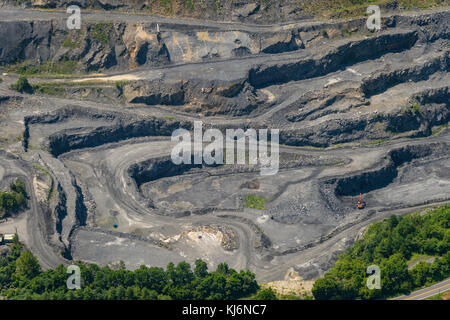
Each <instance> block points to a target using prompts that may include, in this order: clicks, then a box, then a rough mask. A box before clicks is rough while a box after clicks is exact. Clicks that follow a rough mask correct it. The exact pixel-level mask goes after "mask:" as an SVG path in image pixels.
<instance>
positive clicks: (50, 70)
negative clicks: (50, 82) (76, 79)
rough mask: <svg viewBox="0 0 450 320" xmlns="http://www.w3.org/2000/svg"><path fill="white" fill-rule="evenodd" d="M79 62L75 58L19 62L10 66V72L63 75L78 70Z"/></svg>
mask: <svg viewBox="0 0 450 320" xmlns="http://www.w3.org/2000/svg"><path fill="white" fill-rule="evenodd" d="M76 68H77V62H76V61H73V60H66V61H45V62H42V63H39V64H34V63H32V62H30V61H25V62H22V63H19V64H15V65H12V66H10V67H8V71H9V72H16V73H18V74H21V75H23V76H34V75H48V76H51V75H61V74H72V73H74V72H75V71H76Z"/></svg>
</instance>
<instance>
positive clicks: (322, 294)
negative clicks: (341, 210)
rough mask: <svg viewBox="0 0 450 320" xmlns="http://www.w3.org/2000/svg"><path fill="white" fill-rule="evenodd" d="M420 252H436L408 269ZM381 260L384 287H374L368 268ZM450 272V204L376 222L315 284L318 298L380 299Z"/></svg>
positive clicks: (427, 282)
mask: <svg viewBox="0 0 450 320" xmlns="http://www.w3.org/2000/svg"><path fill="white" fill-rule="evenodd" d="M414 254H416V255H428V256H432V257H436V259H435V260H434V262H433V263H426V262H425V261H421V262H419V263H418V264H417V265H415V266H414V267H413V268H412V269H411V270H408V264H407V262H408V260H410V259H411V258H412V257H413V256H414ZM370 265H378V266H379V267H380V271H381V289H374V290H369V289H368V288H367V287H366V281H367V278H368V276H369V275H367V274H366V269H367V267H368V266H370ZM449 276H450V205H444V206H443V207H441V208H438V209H434V210H432V211H430V212H428V213H427V214H425V215H420V214H418V213H415V214H412V215H408V216H403V217H397V216H395V215H393V216H391V217H390V218H389V219H386V220H385V221H383V222H377V223H375V224H373V225H371V226H370V227H369V229H368V231H367V233H366V234H365V235H364V237H363V238H362V239H360V240H358V241H356V242H355V244H354V245H353V246H352V247H351V248H349V249H348V250H347V251H346V252H345V253H343V254H342V255H341V256H340V257H339V259H338V261H337V262H336V265H335V266H334V267H333V268H331V270H330V271H329V272H328V273H327V274H325V276H324V277H323V278H320V279H318V280H317V281H316V282H315V283H314V287H313V289H312V292H313V295H314V297H315V298H316V299H377V298H388V297H391V296H395V295H398V294H402V293H408V292H410V291H412V290H414V289H416V288H420V287H422V286H427V285H430V284H432V283H434V282H437V281H440V280H443V279H445V278H447V277H449Z"/></svg>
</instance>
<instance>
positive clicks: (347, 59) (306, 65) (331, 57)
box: [249, 31, 418, 88]
mask: <svg viewBox="0 0 450 320" xmlns="http://www.w3.org/2000/svg"><path fill="white" fill-rule="evenodd" d="M417 39H418V35H417V32H416V31H403V32H399V33H387V34H382V35H380V36H376V37H373V38H367V39H363V40H359V41H354V42H348V43H345V44H343V45H340V46H338V47H336V48H335V49H333V50H331V51H330V52H328V53H326V54H324V55H322V56H319V57H317V58H306V59H301V60H299V61H296V62H291V63H282V64H275V65H259V66H257V67H253V68H252V69H251V70H250V72H249V83H250V84H251V85H253V86H254V87H257V88H262V87H266V86H268V85H272V84H280V83H286V82H289V81H293V80H303V79H308V78H313V77H318V76H322V75H325V74H327V73H330V72H333V71H336V70H339V69H342V68H345V66H347V65H350V64H354V63H356V62H359V61H362V60H366V59H375V58H378V57H380V56H381V55H383V54H385V53H388V52H395V51H400V50H406V49H409V48H411V47H412V46H413V45H414V43H415V42H416V41H417Z"/></svg>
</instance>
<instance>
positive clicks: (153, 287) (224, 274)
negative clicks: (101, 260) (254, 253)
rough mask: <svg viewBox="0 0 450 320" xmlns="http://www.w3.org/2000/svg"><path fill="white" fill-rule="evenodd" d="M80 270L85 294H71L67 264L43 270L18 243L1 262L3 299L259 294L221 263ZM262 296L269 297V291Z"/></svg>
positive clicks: (248, 278) (251, 278)
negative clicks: (211, 267)
mask: <svg viewBox="0 0 450 320" xmlns="http://www.w3.org/2000/svg"><path fill="white" fill-rule="evenodd" d="M78 266H79V267H80V270H81V280H82V283H81V289H79V290H69V289H68V288H67V284H66V282H67V279H68V277H69V274H67V269H66V268H65V267H64V266H63V265H60V266H58V267H57V268H55V269H49V270H46V271H42V269H41V267H40V265H39V262H38V259H37V258H36V257H34V256H33V254H32V253H31V252H30V251H29V250H26V248H25V247H24V245H23V244H21V243H20V242H19V241H18V239H16V241H14V244H13V245H12V246H11V248H10V252H9V253H8V254H7V255H5V256H3V257H0V287H1V291H0V292H1V293H0V295H1V296H3V297H5V298H6V299H21V300H22V299H33V300H39V299H45V300H49V299H50V300H53V299H54V300H96V299H99V300H164V299H168V300H169V299H176V300H185V299H192V300H228V299H241V298H244V297H250V296H252V295H253V296H254V295H255V294H256V293H257V292H258V290H259V286H258V283H257V282H256V280H255V275H254V274H253V273H251V272H250V271H240V272H237V271H236V270H234V269H232V268H230V267H229V266H228V265H227V264H225V263H221V264H219V265H218V267H217V269H216V271H214V272H209V271H208V266H207V264H206V262H204V261H202V260H200V259H198V260H197V261H195V266H194V268H193V269H192V268H191V266H190V265H189V264H188V263H187V262H180V263H178V264H177V265H175V264H173V263H169V264H168V265H167V268H166V269H163V268H160V267H147V266H144V265H142V266H141V267H140V268H138V269H136V270H134V271H130V270H127V269H125V266H124V264H123V263H122V264H121V266H119V267H118V268H111V267H108V266H106V267H99V266H98V265H96V264H82V263H80V264H78ZM262 294H263V297H267V291H263V292H262ZM272 298H273V297H272Z"/></svg>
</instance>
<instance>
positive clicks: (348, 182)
mask: <svg viewBox="0 0 450 320" xmlns="http://www.w3.org/2000/svg"><path fill="white" fill-rule="evenodd" d="M448 148H449V145H448V144H447V143H430V144H420V145H409V146H405V147H402V148H398V149H393V150H391V151H390V152H389V153H388V154H387V155H386V157H385V158H384V159H383V160H382V164H381V165H380V167H379V168H377V169H374V170H371V171H365V172H361V173H358V174H354V175H350V176H345V177H339V178H333V179H328V180H326V181H324V182H323V184H324V186H325V189H328V188H329V185H332V186H334V188H335V192H334V194H335V195H336V196H337V197H342V196H356V195H358V194H359V193H360V192H362V193H368V192H370V191H373V190H376V189H380V188H384V187H386V186H387V185H389V184H390V183H392V182H393V180H394V179H395V178H396V177H397V175H398V168H399V167H400V166H401V165H403V164H405V163H408V162H411V161H413V160H415V159H425V158H439V157H447V156H448ZM327 185H328V186H327Z"/></svg>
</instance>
